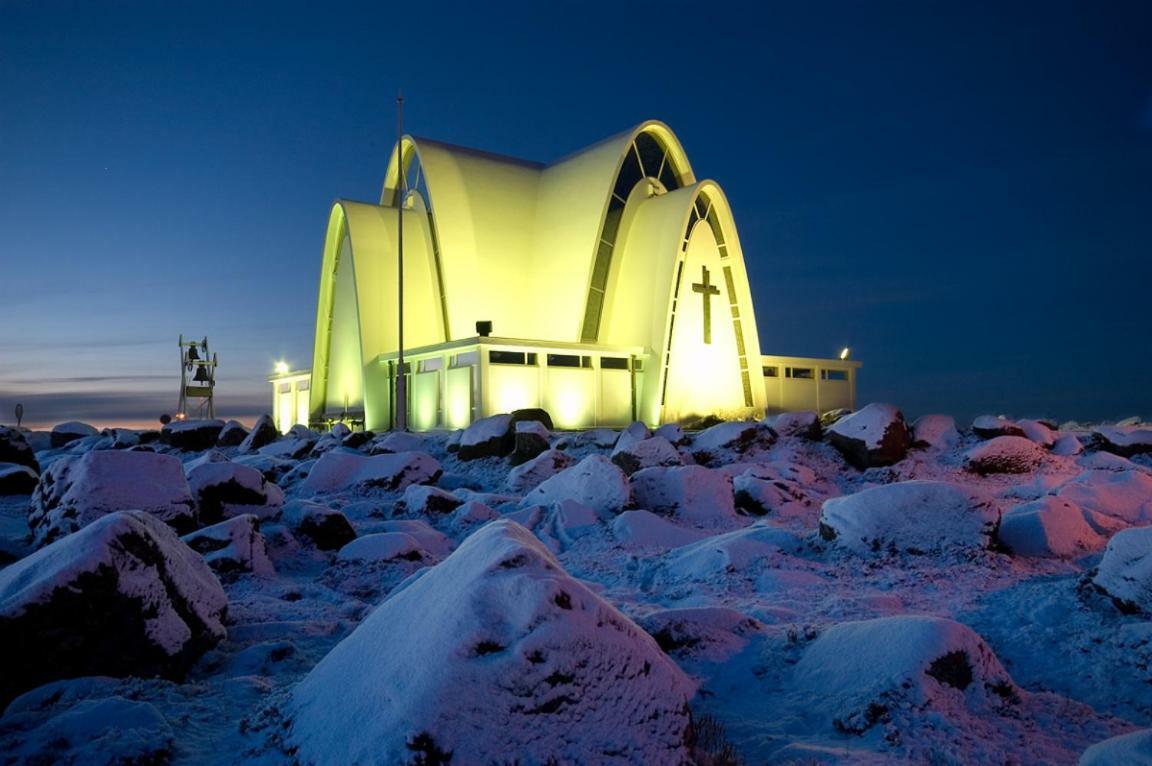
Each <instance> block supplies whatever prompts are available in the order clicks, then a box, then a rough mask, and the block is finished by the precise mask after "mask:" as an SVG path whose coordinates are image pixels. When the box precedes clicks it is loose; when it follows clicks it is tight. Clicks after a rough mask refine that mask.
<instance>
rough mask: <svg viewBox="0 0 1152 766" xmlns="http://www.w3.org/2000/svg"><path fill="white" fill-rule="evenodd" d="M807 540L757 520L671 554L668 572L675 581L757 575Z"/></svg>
mask: <svg viewBox="0 0 1152 766" xmlns="http://www.w3.org/2000/svg"><path fill="white" fill-rule="evenodd" d="M802 548H803V542H802V541H801V540H800V538H798V537H797V536H796V535H795V534H793V533H792V532H789V531H788V530H785V529H779V528H777V527H769V526H765V525H763V524H753V525H752V526H749V527H745V528H744V529H737V530H735V531H733V532H727V533H725V534H722V535H715V536H713V537H706V538H704V539H702V540H698V541H696V542H694V543H690V544H688V545H685V546H683V547H682V548H679V549H677V550H675V551H673V552H672V554H671V555H669V557H668V559H667V561H666V565H665V570H664V574H665V577H666V578H667V579H669V580H672V581H680V580H689V581H696V582H700V581H707V580H712V581H719V582H727V581H730V580H731V579H732V578H733V577H748V578H750V577H754V576H755V575H757V574H759V573H760V572H762V571H764V570H767V569H774V568H775V566H774V565H775V564H777V563H780V562H782V561H783V560H784V559H783V557H784V556H785V555H789V556H790V555H793V554H796V553H799V552H800V551H801V550H802Z"/></svg>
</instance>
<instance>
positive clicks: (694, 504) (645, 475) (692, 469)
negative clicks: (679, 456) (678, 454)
mask: <svg viewBox="0 0 1152 766" xmlns="http://www.w3.org/2000/svg"><path fill="white" fill-rule="evenodd" d="M632 494H633V498H634V499H635V502H636V505H637V506H639V507H641V508H646V509H648V510H650V511H653V512H655V513H660V514H664V515H666V516H674V517H675V518H676V519H678V520H680V521H683V522H685V523H688V524H691V525H693V526H698V527H727V526H731V524H732V523H733V522H734V521H735V520H736V518H737V516H736V506H735V502H734V498H733V492H732V479H730V478H729V477H728V476H726V475H724V474H723V473H721V472H720V471H714V470H712V469H711V468H705V467H704V466H700V465H685V466H675V467H672V468H645V469H644V470H642V471H637V472H636V473H635V474H633V475H632Z"/></svg>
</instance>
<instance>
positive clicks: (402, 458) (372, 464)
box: [300, 450, 442, 493]
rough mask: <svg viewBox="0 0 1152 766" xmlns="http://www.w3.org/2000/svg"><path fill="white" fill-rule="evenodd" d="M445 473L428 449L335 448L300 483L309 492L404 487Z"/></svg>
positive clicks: (434, 478)
mask: <svg viewBox="0 0 1152 766" xmlns="http://www.w3.org/2000/svg"><path fill="white" fill-rule="evenodd" d="M441 473H442V469H441V468H440V463H438V462H437V461H436V459H435V458H433V457H432V456H431V455H429V454H427V453H425V452H396V453H393V454H387V455H373V456H368V455H361V454H359V453H355V452H345V451H343V450H334V451H332V452H325V453H324V454H323V455H321V456H320V459H319V460H318V461H317V462H316V465H314V466H313V467H312V470H311V471H310V472H309V473H308V478H306V479H305V480H304V481H303V482H302V483H301V485H300V486H301V490H302V491H303V492H305V493H308V492H312V493H318V492H340V491H347V490H363V489H370V488H382V489H389V490H400V489H404V488H406V487H407V486H408V485H410V484H430V483H432V482H434V481H436V479H437V478H438V477H439V476H440V474H441Z"/></svg>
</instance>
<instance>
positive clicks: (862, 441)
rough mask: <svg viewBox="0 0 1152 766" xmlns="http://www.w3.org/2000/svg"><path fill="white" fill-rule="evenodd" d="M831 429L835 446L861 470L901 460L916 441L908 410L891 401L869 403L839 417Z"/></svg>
mask: <svg viewBox="0 0 1152 766" xmlns="http://www.w3.org/2000/svg"><path fill="white" fill-rule="evenodd" d="M827 433H828V440H829V441H830V442H831V443H832V446H833V447H835V448H836V449H838V450H840V453H841V454H843V455H844V458H845V459H846V460H847V461H848V462H849V463H851V464H852V465H854V466H855V467H857V468H859V469H861V470H864V469H866V468H873V467H876V466H885V465H892V464H893V463H898V462H900V461H901V460H903V459H904V456H905V455H907V454H908V448H909V447H910V446H911V444H912V436H911V434H910V433H909V431H908V424H907V423H905V422H904V413H902V412H900V410H898V409H897V408H896V407H894V406H892V405H891V404H879V403H875V402H874V403H872V404H869V405H868V406H866V407H864V408H863V409H862V410H859V411H857V412H854V413H852V414H851V415H848V416H846V417H844V418H841V419H840V420H837V421H836V422H835V423H833V424H832V426H831V427H829V428H828V430H827Z"/></svg>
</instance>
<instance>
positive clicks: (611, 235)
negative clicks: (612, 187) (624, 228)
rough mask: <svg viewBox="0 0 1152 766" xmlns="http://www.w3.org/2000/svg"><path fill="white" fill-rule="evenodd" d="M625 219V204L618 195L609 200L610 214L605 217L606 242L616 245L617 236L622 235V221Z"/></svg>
mask: <svg viewBox="0 0 1152 766" xmlns="http://www.w3.org/2000/svg"><path fill="white" fill-rule="evenodd" d="M623 217H624V202H623V201H621V200H620V198H619V197H617V196H616V195H612V199H610V200H608V212H607V213H605V215H604V237H603V239H604V241H605V242H611V243H612V244H616V235H617V234H619V233H620V219H621V218H623Z"/></svg>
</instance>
